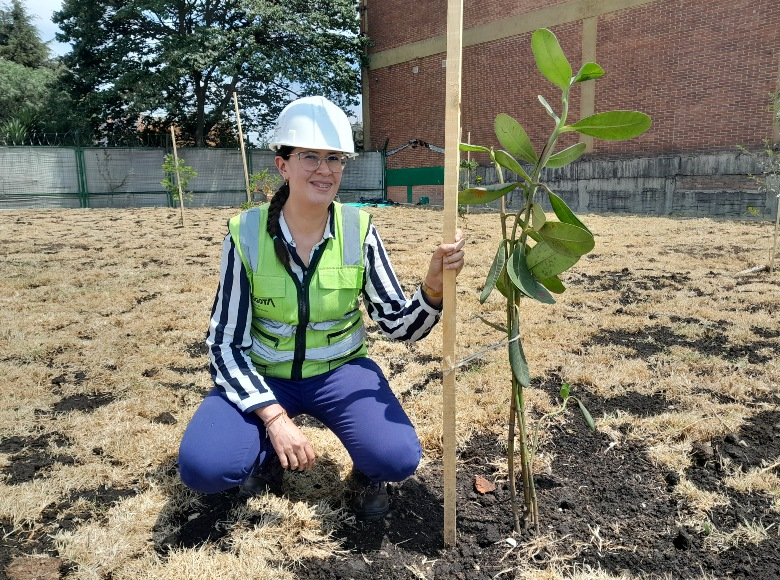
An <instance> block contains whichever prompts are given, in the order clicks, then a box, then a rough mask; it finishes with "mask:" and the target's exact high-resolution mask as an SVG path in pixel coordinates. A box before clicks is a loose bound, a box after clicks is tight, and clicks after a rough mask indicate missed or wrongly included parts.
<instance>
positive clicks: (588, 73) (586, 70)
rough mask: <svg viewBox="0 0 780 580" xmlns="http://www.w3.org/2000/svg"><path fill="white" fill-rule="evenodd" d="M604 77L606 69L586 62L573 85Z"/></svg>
mask: <svg viewBox="0 0 780 580" xmlns="http://www.w3.org/2000/svg"><path fill="white" fill-rule="evenodd" d="M602 76H604V69H603V68H601V67H600V66H599V65H597V64H596V63H595V62H586V63H585V64H584V65H582V67H581V68H580V71H579V72H578V73H577V74H576V75H575V77H574V80H573V81H572V82H573V83H582V82H585V81H589V80H592V79H597V78H599V77H602Z"/></svg>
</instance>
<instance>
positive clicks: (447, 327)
mask: <svg viewBox="0 0 780 580" xmlns="http://www.w3.org/2000/svg"><path fill="white" fill-rule="evenodd" d="M462 53H463V0H447V75H446V83H447V88H446V93H445V95H446V97H445V113H446V117H445V124H444V230H443V238H444V241H445V242H446V243H452V242H453V241H454V240H455V230H456V227H457V219H458V180H459V177H460V86H461V55H462ZM443 300H444V312H443V314H442V324H443V331H442V334H443V338H442V369H443V370H442V382H443V391H444V408H443V417H442V422H443V429H442V434H443V444H444V458H443V462H444V544H445V546H455V541H456V535H457V534H456V509H455V498H456V491H455V476H456V469H455V467H456V456H455V447H456V443H457V442H456V430H455V419H456V413H455V411H456V408H457V407H456V398H455V360H456V359H455V336H456V332H455V331H456V326H455V310H456V309H455V306H456V304H455V300H456V293H455V272H454V271H452V270H445V271H444V298H443Z"/></svg>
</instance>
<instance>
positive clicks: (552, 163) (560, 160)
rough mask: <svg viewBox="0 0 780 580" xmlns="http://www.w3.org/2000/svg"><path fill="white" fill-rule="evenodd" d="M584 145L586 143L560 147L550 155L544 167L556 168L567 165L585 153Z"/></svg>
mask: <svg viewBox="0 0 780 580" xmlns="http://www.w3.org/2000/svg"><path fill="white" fill-rule="evenodd" d="M586 147H587V145H585V143H577V144H576V145H572V146H571V147H567V148H566V149H562V150H561V151H558V153H556V154H555V155H550V158H549V159H548V160H547V164H546V165H545V167H552V168H556V167H563V166H564V165H568V164H569V163H571V162H572V161H574V160H576V159H579V157H580V156H581V155H582V154H583V153H585V149H586Z"/></svg>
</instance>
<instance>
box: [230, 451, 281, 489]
mask: <svg viewBox="0 0 780 580" xmlns="http://www.w3.org/2000/svg"><path fill="white" fill-rule="evenodd" d="M283 476H284V468H282V464H281V463H279V456H278V455H276V453H274V454H273V455H272V456H271V457H270V458H269V459H268V460H267V461H266V462H265V463H263V465H260V466H258V467H255V469H254V471H253V472H252V475H250V476H249V477H247V478H246V479H245V480H244V483H242V484H241V485H240V486H239V488H238V493H239V495H241V496H242V497H255V496H256V495H262V494H264V493H266V492H270V493H272V494H274V495H281V494H282V477H283Z"/></svg>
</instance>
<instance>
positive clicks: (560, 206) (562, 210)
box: [547, 190, 590, 231]
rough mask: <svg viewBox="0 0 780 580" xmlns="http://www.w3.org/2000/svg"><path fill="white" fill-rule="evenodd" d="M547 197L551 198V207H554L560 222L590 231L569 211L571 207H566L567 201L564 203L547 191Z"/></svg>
mask: <svg viewBox="0 0 780 580" xmlns="http://www.w3.org/2000/svg"><path fill="white" fill-rule="evenodd" d="M547 195H548V196H549V197H550V205H551V206H552V208H553V211H554V212H555V215H556V216H557V217H558V219H559V220H561V221H562V222H563V223H566V224H572V225H574V226H579V227H581V228H583V229H585V230H588V231H590V230H589V229H588V227H587V226H586V225H585V224H584V223H582V222H581V221H580V220H579V218H578V217H577V216H576V215H574V212H572V211H571V210H570V209H569V206H568V205H566V202H565V201H563V200H562V199H561V198H560V197H558V196H557V195H555V194H554V193H553V192H552V191H550V190H547Z"/></svg>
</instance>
